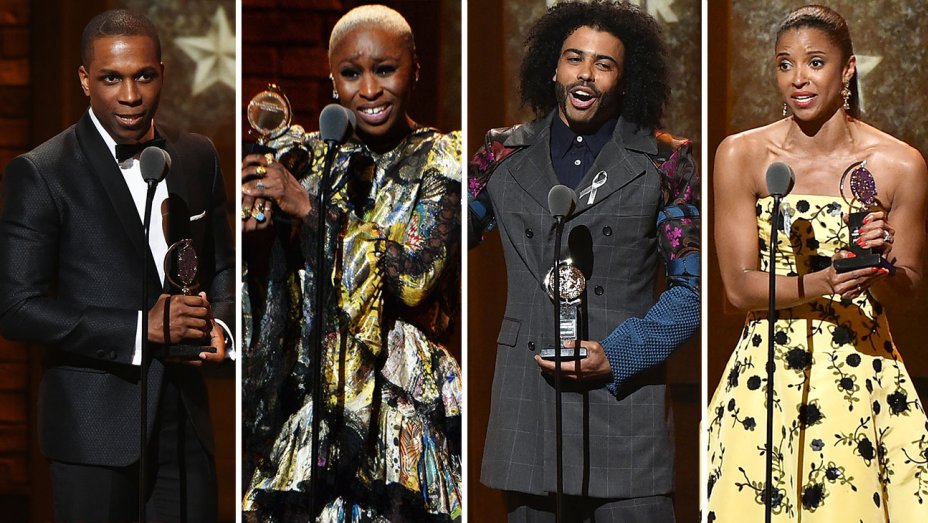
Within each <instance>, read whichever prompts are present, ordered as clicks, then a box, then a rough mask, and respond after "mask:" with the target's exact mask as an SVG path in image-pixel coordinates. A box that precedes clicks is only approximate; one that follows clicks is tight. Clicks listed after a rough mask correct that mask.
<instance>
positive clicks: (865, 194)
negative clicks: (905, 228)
mask: <svg viewBox="0 0 928 523" xmlns="http://www.w3.org/2000/svg"><path fill="white" fill-rule="evenodd" d="M845 180H849V183H848V185H849V186H850V190H851V194H852V195H853V197H852V198H851V199H850V200H848V198H847V196H846V195H845V192H844V185H845ZM838 190H839V191H840V192H841V198H842V199H844V202H845V203H847V204H848V206H849V207H850V208H851V209H852V210H853V212H850V213H849V214H848V216H847V227H848V231H849V234H848V248H849V249H850V251H851V252H852V253H853V254H854V257H852V258H842V259H840V260H835V261H834V263H833V265H834V267H835V270H836V271H838V272H848V271H853V270H855V269H863V268H865V267H883V268H885V269H887V270H889V271H890V274H892V273H894V272H895V267H893V265H892V264H891V263H889V261H888V260H887V259H886V258H883V256H882V255H881V254H880V253H879V252H876V251H874V250H873V249H867V248H864V247H861V246H860V245H858V244H857V240H858V237H859V236H860V227H861V226H863V224H864V218H866V217H867V214H869V213H870V212H872V211H876V210H879V204H878V202H877V198H876V196H877V192H876V181H875V180H874V179H873V174H872V173H870V171H869V170H867V161H866V160H864V161H862V162H859V163H854V164H851V166H850V167H848V168H847V169H846V170H845V171H844V174H842V175H841V182H840V185H839V187H838ZM854 209H856V210H854Z"/></svg>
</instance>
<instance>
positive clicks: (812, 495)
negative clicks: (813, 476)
mask: <svg viewBox="0 0 928 523" xmlns="http://www.w3.org/2000/svg"><path fill="white" fill-rule="evenodd" d="M824 499H825V485H822V484H821V483H813V484H811V485H806V487H805V488H804V489H803V490H802V506H803V507H805V508H806V509H808V510H809V511H810V512H815V509H817V508H818V507H819V505H821V504H822V501H823V500H824Z"/></svg>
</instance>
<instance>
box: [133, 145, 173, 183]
mask: <svg viewBox="0 0 928 523" xmlns="http://www.w3.org/2000/svg"><path fill="white" fill-rule="evenodd" d="M170 169H171V155H170V154H168V152H167V151H165V150H164V149H161V148H160V147H146V148H145V149H144V150H143V151H142V154H141V155H139V170H140V171H141V172H142V179H143V180H145V181H146V182H147V183H148V184H152V183H156V184H157V183H158V182H160V181H161V180H163V179H164V176H165V175H166V174H167V172H168V171H169V170H170Z"/></svg>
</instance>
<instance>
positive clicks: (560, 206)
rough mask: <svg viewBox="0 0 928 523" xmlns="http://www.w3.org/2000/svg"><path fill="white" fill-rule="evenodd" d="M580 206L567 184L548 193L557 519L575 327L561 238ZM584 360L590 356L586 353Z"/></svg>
mask: <svg viewBox="0 0 928 523" xmlns="http://www.w3.org/2000/svg"><path fill="white" fill-rule="evenodd" d="M576 205H577V193H575V192H574V190H573V189H571V188H570V187H567V186H566V185H555V186H554V187H552V188H551V190H550V191H548V211H549V212H550V213H551V216H553V217H554V264H553V265H552V267H553V270H552V272H551V275H552V283H553V288H552V290H553V291H554V292H553V296H552V297H553V298H554V344H555V346H554V347H552V348H551V352H553V353H554V443H555V445H554V446H555V458H556V459H555V462H556V467H555V470H556V473H557V491H556V496H555V512H556V519H557V520H558V521H560V520H561V510H562V506H563V504H562V499H563V494H564V472H563V470H564V468H563V467H564V449H563V419H562V417H563V413H562V408H563V407H562V405H561V361H562V360H563V358H564V357H569V356H567V355H562V352H563V351H564V349H562V344H563V341H562V340H561V333H562V325H564V326H565V327H567V328H568V330H569V329H570V328H571V327H570V325H569V324H571V319H570V318H567V317H565V314H564V312H567V316H571V314H570V312H571V308H570V307H572V306H571V305H562V303H561V275H560V273H561V269H560V255H561V236H562V235H563V234H564V218H566V217H568V216H570V213H571V212H573V210H574V207H576ZM564 306H566V307H567V310H566V311H562V307H564ZM573 312H574V315H573V322H574V323H573V329H574V331H575V332H576V330H577V329H576V311H575V310H574V311H573ZM581 350H582V349H579V348H576V349H574V351H573V352H574V354H575V355H576V356H578V357H580V351H581ZM545 352H547V351H546V349H542V355H541V357H542V358H544V357H545ZM582 357H586V354H583V355H582Z"/></svg>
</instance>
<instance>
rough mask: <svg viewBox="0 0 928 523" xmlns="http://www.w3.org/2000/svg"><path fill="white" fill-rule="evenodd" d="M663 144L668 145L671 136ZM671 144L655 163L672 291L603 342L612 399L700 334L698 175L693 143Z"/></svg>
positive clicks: (660, 238) (662, 243)
mask: <svg viewBox="0 0 928 523" xmlns="http://www.w3.org/2000/svg"><path fill="white" fill-rule="evenodd" d="M658 138H659V140H664V141H667V137H666V135H663V136H660V135H659V136H658ZM670 143H671V146H672V149H673V153H672V154H671V155H670V156H669V158H667V159H666V160H663V161H656V162H655V165H656V166H657V167H658V171H659V173H660V175H661V189H662V195H663V204H664V207H663V209H661V211H660V212H659V214H658V218H657V231H658V247H659V250H660V253H661V256H662V257H663V259H664V264H665V266H666V268H667V283H668V287H669V288H668V289H667V290H666V291H664V292H663V293H661V295H660V297H659V299H658V301H657V303H655V304H654V306H652V307H651V309H650V310H648V312H647V314H645V316H644V318H630V319H628V320H626V321H625V322H623V323H622V324H621V325H619V326H618V327H617V328H616V329H615V330H614V331H612V333H611V334H609V336H607V337H606V339H604V340H603V341H602V346H603V349H604V350H605V352H606V358H607V359H608V360H609V365H610V366H611V368H612V376H613V381H612V383H610V384H609V385H607V388H608V389H609V390H610V391H611V392H612V393H613V394H615V393H617V392H618V391H619V388H620V387H621V385H622V384H623V383H624V382H625V381H627V380H628V379H629V378H631V377H632V376H634V375H636V374H638V373H640V372H642V371H644V370H647V369H649V368H651V367H654V366H656V365H659V364H661V363H663V362H664V361H665V360H666V359H667V358H668V357H669V356H670V355H671V354H672V353H673V351H674V350H676V349H677V348H678V347H679V346H680V345H682V344H683V343H684V342H686V340H687V339H689V337H690V336H692V335H693V333H694V332H696V330H697V329H698V328H699V321H700V309H699V276H700V275H699V267H700V259H699V251H700V214H699V205H700V192H699V173H698V169H697V163H696V161H695V159H694V158H693V153H692V147H693V145H692V143H691V142H689V141H671V142H670Z"/></svg>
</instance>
